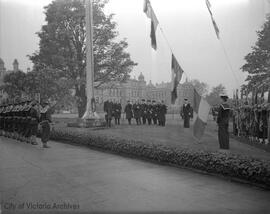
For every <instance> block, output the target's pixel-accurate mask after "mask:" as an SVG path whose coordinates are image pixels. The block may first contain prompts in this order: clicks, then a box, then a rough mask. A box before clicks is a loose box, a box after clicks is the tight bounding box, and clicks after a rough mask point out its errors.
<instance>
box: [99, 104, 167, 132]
mask: <svg viewBox="0 0 270 214" xmlns="http://www.w3.org/2000/svg"><path fill="white" fill-rule="evenodd" d="M104 112H105V120H106V123H107V126H108V127H110V126H111V120H112V118H114V119H115V125H120V118H121V113H122V106H121V103H120V102H119V101H118V102H113V101H109V100H107V101H105V102H104ZM123 112H124V113H125V116H126V119H127V121H128V124H129V125H131V122H132V119H133V118H134V119H135V121H136V124H137V125H142V124H148V125H151V124H154V125H159V126H165V123H166V116H165V115H166V113H167V106H166V105H165V104H164V101H160V102H156V101H155V100H152V101H151V100H147V101H146V100H145V99H142V100H141V101H140V100H136V101H135V102H134V103H131V102H130V101H129V100H128V101H127V104H126V106H125V108H124V109H123Z"/></svg>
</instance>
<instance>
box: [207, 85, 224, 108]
mask: <svg viewBox="0 0 270 214" xmlns="http://www.w3.org/2000/svg"><path fill="white" fill-rule="evenodd" d="M223 93H226V88H225V86H223V85H222V84H219V85H218V86H216V87H213V88H212V90H211V92H210V93H209V94H208V95H207V96H206V100H207V101H208V103H209V104H210V105H217V104H219V103H220V95H221V94H223Z"/></svg>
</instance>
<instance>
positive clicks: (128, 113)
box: [124, 100, 133, 125]
mask: <svg viewBox="0 0 270 214" xmlns="http://www.w3.org/2000/svg"><path fill="white" fill-rule="evenodd" d="M124 112H125V113H126V119H127V120H128V124H129V125H131V119H132V117H133V112H132V105H131V103H130V101H129V100H128V101H127V105H126V106H125V111H124Z"/></svg>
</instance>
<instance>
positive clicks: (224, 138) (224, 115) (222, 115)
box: [217, 94, 230, 150]
mask: <svg viewBox="0 0 270 214" xmlns="http://www.w3.org/2000/svg"><path fill="white" fill-rule="evenodd" d="M220 98H221V100H222V103H221V104H220V106H219V111H218V117H217V124H218V140H219V145H220V149H221V150H228V149H229V117H230V107H229V104H228V103H227V100H228V96H227V95H225V94H223V95H221V96H220Z"/></svg>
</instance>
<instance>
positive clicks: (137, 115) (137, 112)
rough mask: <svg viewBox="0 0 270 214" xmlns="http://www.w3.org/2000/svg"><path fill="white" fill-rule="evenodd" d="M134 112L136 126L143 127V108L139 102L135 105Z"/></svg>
mask: <svg viewBox="0 0 270 214" xmlns="http://www.w3.org/2000/svg"><path fill="white" fill-rule="evenodd" d="M132 110H133V112H134V118H135V120H136V124H137V125H141V106H140V104H139V101H138V100H137V101H136V102H135V103H134V104H133V106H132Z"/></svg>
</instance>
